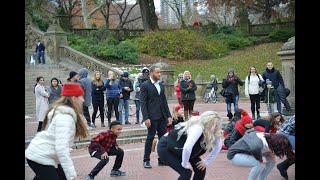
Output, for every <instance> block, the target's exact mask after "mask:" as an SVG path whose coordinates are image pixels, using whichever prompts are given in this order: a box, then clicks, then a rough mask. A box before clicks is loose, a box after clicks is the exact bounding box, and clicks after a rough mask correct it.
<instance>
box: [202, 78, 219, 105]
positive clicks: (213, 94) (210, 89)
mask: <svg viewBox="0 0 320 180" xmlns="http://www.w3.org/2000/svg"><path fill="white" fill-rule="evenodd" d="M217 89H218V88H216V87H214V86H212V84H211V83H208V84H207V86H206V90H205V91H204V93H203V100H204V102H205V103H208V102H209V100H211V101H212V102H213V103H217V101H218V95H217Z"/></svg>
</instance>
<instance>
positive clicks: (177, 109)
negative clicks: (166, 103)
mask: <svg viewBox="0 0 320 180" xmlns="http://www.w3.org/2000/svg"><path fill="white" fill-rule="evenodd" d="M181 108H182V107H181V106H180V105H178V106H176V107H175V108H174V110H175V111H176V112H178V111H179V110H180V109H181Z"/></svg>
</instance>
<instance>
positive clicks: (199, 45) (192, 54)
mask: <svg viewBox="0 0 320 180" xmlns="http://www.w3.org/2000/svg"><path fill="white" fill-rule="evenodd" d="M137 43H138V47H139V51H140V52H142V53H148V54H152V55H156V56H161V57H166V58H170V59H176V60H183V59H208V58H213V57H215V56H216V55H218V54H219V53H220V54H221V52H224V51H226V50H227V47H226V46H225V45H224V44H223V43H222V42H220V41H216V42H212V41H208V40H207V39H206V38H205V36H203V35H202V34H198V33H197V32H195V31H188V30H186V29H179V30H171V31H157V32H155V31H153V32H148V33H146V34H145V35H144V36H143V37H140V38H138V39H137Z"/></svg>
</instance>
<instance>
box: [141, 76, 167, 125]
mask: <svg viewBox="0 0 320 180" xmlns="http://www.w3.org/2000/svg"><path fill="white" fill-rule="evenodd" d="M159 85H160V95H159V93H158V91H157V88H156V86H155V85H154V84H152V82H151V80H150V79H148V80H147V81H145V82H143V83H142V84H141V86H140V103H141V112H142V116H143V120H142V121H145V120H147V119H150V120H157V119H161V118H165V119H166V120H167V119H168V118H169V117H171V113H170V111H169V107H168V102H167V99H166V96H165V94H164V85H163V84H162V83H159Z"/></svg>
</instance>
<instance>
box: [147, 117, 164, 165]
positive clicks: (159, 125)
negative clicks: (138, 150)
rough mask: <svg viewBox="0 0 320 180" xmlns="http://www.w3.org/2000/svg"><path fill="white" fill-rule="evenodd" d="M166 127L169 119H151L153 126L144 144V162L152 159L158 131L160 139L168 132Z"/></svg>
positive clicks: (149, 129)
mask: <svg viewBox="0 0 320 180" xmlns="http://www.w3.org/2000/svg"><path fill="white" fill-rule="evenodd" d="M166 128H167V120H166V119H165V118H161V119H157V120H151V126H150V127H149V128H148V135H147V139H146V142H145V145H144V157H143V161H144V162H145V161H150V154H151V147H152V142H153V139H154V136H155V135H156V132H158V139H160V138H161V137H162V136H163V135H164V134H165V133H166Z"/></svg>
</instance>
